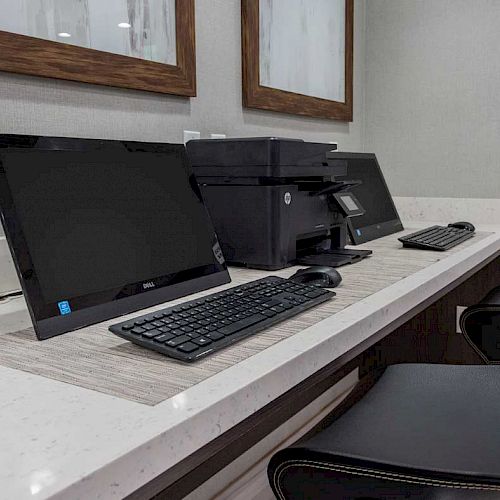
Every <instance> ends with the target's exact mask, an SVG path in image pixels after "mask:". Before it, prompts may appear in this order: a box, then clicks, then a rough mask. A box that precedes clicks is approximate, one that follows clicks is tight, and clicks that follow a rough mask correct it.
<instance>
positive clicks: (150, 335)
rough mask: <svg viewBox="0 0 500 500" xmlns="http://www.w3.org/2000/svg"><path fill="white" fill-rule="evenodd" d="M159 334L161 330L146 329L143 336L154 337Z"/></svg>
mask: <svg viewBox="0 0 500 500" xmlns="http://www.w3.org/2000/svg"><path fill="white" fill-rule="evenodd" d="M158 335H161V332H160V330H149V331H145V332H144V333H143V334H142V336H143V337H146V338H147V339H152V338H154V337H158Z"/></svg>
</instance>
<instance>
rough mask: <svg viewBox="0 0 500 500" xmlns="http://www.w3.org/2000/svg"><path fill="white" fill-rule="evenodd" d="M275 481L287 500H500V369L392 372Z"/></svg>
mask: <svg viewBox="0 0 500 500" xmlns="http://www.w3.org/2000/svg"><path fill="white" fill-rule="evenodd" d="M268 474H269V479H270V483H271V486H272V488H273V490H274V492H275V494H276V496H277V497H278V498H283V499H284V498H287V499H288V498H290V499H292V498H300V499H306V498H311V499H315V500H320V499H323V498H328V499H336V498H339V499H371V498H375V499H378V498H384V499H392V498H395V499H396V498H426V499H427V498H429V499H437V498H453V499H454V498H469V499H476V498H478V499H479V498H500V366H450V365H428V364H407V365H394V366H391V367H389V368H388V369H387V370H386V371H385V373H384V374H383V375H382V377H381V378H380V379H379V381H378V382H377V383H376V384H375V386H374V387H373V388H372V389H371V390H370V391H369V392H368V394H366V395H365V396H364V397H363V399H361V401H360V402H358V403H357V404H356V405H355V406H353V407H352V408H351V409H350V410H348V411H347V412H346V413H345V414H344V415H342V416H341V417H340V418H339V419H338V420H336V421H335V422H334V423H333V424H332V425H330V426H329V427H328V428H326V429H325V430H323V431H321V432H320V433H318V434H316V435H315V436H314V437H312V438H311V439H308V440H307V441H305V442H302V443H300V444H297V445H295V446H293V447H290V448H287V449H284V450H281V451H280V452H278V453H277V454H276V455H275V456H274V457H273V459H272V460H271V463H270V465H269V469H268Z"/></svg>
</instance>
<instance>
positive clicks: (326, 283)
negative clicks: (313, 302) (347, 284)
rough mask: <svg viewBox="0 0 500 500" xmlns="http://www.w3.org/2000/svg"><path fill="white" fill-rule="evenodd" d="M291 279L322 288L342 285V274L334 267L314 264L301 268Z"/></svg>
mask: <svg viewBox="0 0 500 500" xmlns="http://www.w3.org/2000/svg"><path fill="white" fill-rule="evenodd" d="M290 279H291V280H292V281H295V283H307V284H308V285H316V286H320V287H322V288H335V287H337V286H339V285H340V282H341V281H342V276H341V275H340V273H339V272H338V271H337V270H336V269H334V268H333V267H328V266H313V267H308V268H307V269H299V270H298V271H297V272H296V273H295V274H294V275H293V276H291V277H290Z"/></svg>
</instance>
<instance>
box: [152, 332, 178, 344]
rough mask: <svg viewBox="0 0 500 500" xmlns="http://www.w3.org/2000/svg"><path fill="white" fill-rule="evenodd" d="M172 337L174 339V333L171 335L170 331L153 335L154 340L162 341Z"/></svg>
mask: <svg viewBox="0 0 500 500" xmlns="http://www.w3.org/2000/svg"><path fill="white" fill-rule="evenodd" d="M172 339H175V335H172V334H171V333H164V334H163V335H158V337H155V338H154V341H155V342H159V343H164V342H167V341H169V340H172Z"/></svg>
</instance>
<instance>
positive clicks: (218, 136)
mask: <svg viewBox="0 0 500 500" xmlns="http://www.w3.org/2000/svg"><path fill="white" fill-rule="evenodd" d="M225 138H226V134H210V139H225Z"/></svg>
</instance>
